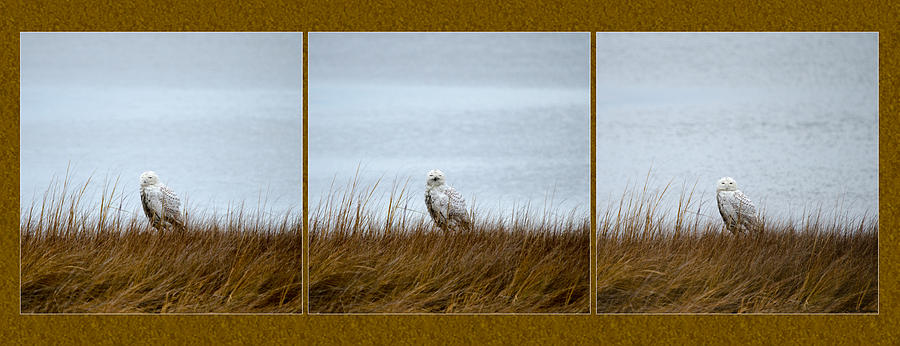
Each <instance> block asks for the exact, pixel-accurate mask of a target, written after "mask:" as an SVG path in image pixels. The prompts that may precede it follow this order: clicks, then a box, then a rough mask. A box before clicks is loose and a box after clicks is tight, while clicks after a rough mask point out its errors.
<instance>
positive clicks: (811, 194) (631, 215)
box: [596, 32, 879, 314]
mask: <svg viewBox="0 0 900 346" xmlns="http://www.w3.org/2000/svg"><path fill="white" fill-rule="evenodd" d="M596 42H597V43H596V45H597V46H596V49H597V61H596V66H597V71H596V73H597V91H596V93H597V94H596V96H597V104H596V112H597V122H596V126H597V136H596V150H597V172H596V174H597V175H596V179H597V183H596V186H597V192H596V199H597V201H596V202H597V213H598V215H597V217H598V226H597V227H598V229H597V232H598V233H597V267H596V273H597V277H596V280H597V282H596V283H597V312H598V313H601V314H602V313H876V312H878V299H879V296H878V287H879V282H878V225H879V223H878V222H879V210H878V34H877V33H841V32H834V33H800V32H797V33H777V32H773V33H597V40H596Z"/></svg>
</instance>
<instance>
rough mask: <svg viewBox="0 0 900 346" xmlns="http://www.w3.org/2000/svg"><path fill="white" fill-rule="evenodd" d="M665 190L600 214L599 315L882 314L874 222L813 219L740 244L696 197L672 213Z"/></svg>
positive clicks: (777, 226) (766, 230)
mask: <svg viewBox="0 0 900 346" xmlns="http://www.w3.org/2000/svg"><path fill="white" fill-rule="evenodd" d="M665 190H666V189H663V190H662V191H657V192H652V193H651V192H648V190H647V188H646V184H645V187H644V189H643V190H641V191H639V192H632V193H630V194H629V193H626V194H625V195H624V196H623V198H622V201H621V203H619V205H618V207H616V206H612V207H610V208H609V209H608V211H607V212H606V213H605V214H604V215H600V218H599V225H598V228H599V233H598V238H597V292H598V296H597V307H598V309H597V311H598V312H600V313H604V312H607V313H637V312H640V313H673V312H674V313H826V312H845V313H859V312H877V311H878V222H877V217H862V218H850V217H846V215H844V216H838V217H834V216H830V217H826V216H824V215H823V214H822V213H813V214H811V215H809V216H807V217H805V218H803V220H800V221H797V222H772V221H771V220H764V226H763V229H762V230H761V231H760V232H757V233H754V234H742V235H737V236H735V235H732V234H731V233H729V232H727V231H725V230H724V227H723V225H722V221H721V219H719V218H717V217H718V216H719V215H718V214H716V215H715V217H703V216H701V215H698V214H697V212H698V209H699V207H698V203H697V201H696V200H694V198H693V191H682V193H681V197H680V198H679V202H678V204H677V207H676V208H675V209H674V215H673V214H672V213H671V211H670V210H665V209H664V208H665V207H664V206H662V205H663V202H662V201H664V200H665V199H664V197H663V196H664V194H665ZM833 214H836V215H838V214H839V213H833Z"/></svg>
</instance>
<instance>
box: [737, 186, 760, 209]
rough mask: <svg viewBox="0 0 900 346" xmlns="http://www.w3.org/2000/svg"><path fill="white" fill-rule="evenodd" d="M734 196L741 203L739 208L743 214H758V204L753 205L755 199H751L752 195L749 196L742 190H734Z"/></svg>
mask: <svg viewBox="0 0 900 346" xmlns="http://www.w3.org/2000/svg"><path fill="white" fill-rule="evenodd" d="M734 197H735V198H736V199H737V202H738V203H739V209H738V210H740V212H741V214H742V215H756V206H755V205H753V201H751V200H750V197H747V195H745V194H744V193H743V192H741V191H740V190H738V191H735V192H734Z"/></svg>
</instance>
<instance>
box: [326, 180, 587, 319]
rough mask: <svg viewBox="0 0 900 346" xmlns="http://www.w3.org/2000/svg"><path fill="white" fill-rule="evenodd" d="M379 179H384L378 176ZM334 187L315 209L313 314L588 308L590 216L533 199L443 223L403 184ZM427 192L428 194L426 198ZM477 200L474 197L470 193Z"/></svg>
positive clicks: (577, 310)
mask: <svg viewBox="0 0 900 346" xmlns="http://www.w3.org/2000/svg"><path fill="white" fill-rule="evenodd" d="M379 182H380V180H379ZM379 182H376V183H375V184H373V185H372V186H371V187H368V188H365V189H362V188H360V187H359V185H358V183H357V181H356V180H354V181H352V182H350V183H349V184H348V185H347V186H346V188H344V189H343V190H342V192H340V193H339V192H337V190H336V189H335V188H334V187H333V186H332V189H331V191H332V192H330V193H329V194H328V195H327V196H324V197H323V199H322V201H321V202H320V203H319V206H318V208H317V209H315V210H313V213H312V215H311V216H310V221H309V227H310V247H309V255H310V260H309V265H310V272H309V280H310V283H309V285H310V287H309V306H310V311H311V312H312V313H343V312H351V313H372V312H374V313H587V312H588V311H589V292H588V291H589V284H590V281H589V280H590V279H589V277H590V267H589V261H590V247H589V244H590V233H589V229H590V226H589V220H587V218H586V217H579V216H577V215H575V213H574V212H572V213H569V214H568V215H566V216H563V217H557V216H555V215H554V214H552V213H550V212H544V213H535V212H531V211H529V208H528V206H525V207H523V208H519V209H517V212H515V213H513V214H512V215H509V216H508V217H505V218H504V217H500V216H494V215H491V214H486V215H476V212H475V210H474V207H472V210H471V211H470V213H471V216H472V217H473V220H474V223H473V227H472V228H471V229H467V230H459V231H443V230H440V229H438V228H436V227H435V226H434V225H433V224H432V222H431V221H430V217H429V216H428V215H427V214H425V213H423V212H422V211H415V210H410V209H409V208H408V205H409V199H410V198H419V197H422V196H421V194H420V193H414V194H410V190H409V189H408V188H407V185H408V181H407V183H405V184H399V183H396V182H395V183H394V184H393V185H392V186H391V188H390V193H388V194H381V195H379V193H378V192H377V191H378V185H379ZM422 198H424V197H422ZM470 203H471V201H470Z"/></svg>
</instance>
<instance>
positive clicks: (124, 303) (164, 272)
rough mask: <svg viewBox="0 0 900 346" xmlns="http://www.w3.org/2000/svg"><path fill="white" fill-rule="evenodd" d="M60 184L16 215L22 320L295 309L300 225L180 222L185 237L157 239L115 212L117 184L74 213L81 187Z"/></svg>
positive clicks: (227, 219) (241, 218)
mask: <svg viewBox="0 0 900 346" xmlns="http://www.w3.org/2000/svg"><path fill="white" fill-rule="evenodd" d="M67 180H68V179H66V180H65V181H64V182H63V183H62V184H61V185H62V186H60V185H59V184H51V188H50V189H48V190H47V193H46V194H45V195H44V199H43V202H42V204H41V205H39V206H32V207H31V208H29V209H27V210H25V211H24V213H23V217H22V222H21V224H20V236H21V311H22V312H23V313H221V312H229V313H272V312H281V313H300V312H301V311H302V297H301V296H302V294H301V292H302V287H301V278H302V264H301V243H302V233H301V228H300V219H299V218H297V217H285V218H283V219H281V220H266V218H265V217H259V215H255V216H254V215H245V214H244V213H242V212H232V213H229V214H228V215H225V216H224V217H223V218H221V219H219V218H216V217H207V218H198V217H190V216H189V215H188V216H186V221H187V222H186V224H187V230H186V231H184V232H178V231H174V230H170V231H165V232H159V231H156V230H155V229H152V228H150V226H149V225H148V224H147V222H146V220H145V218H144V215H143V214H142V213H141V212H139V211H136V212H135V213H131V214H123V213H121V212H117V210H118V209H120V207H121V205H122V204H123V202H124V197H123V196H122V194H121V192H120V191H116V189H115V186H116V185H117V184H112V186H113V188H112V189H107V188H104V191H103V193H102V196H103V197H102V200H101V202H100V203H99V205H90V206H82V204H81V203H82V200H83V199H84V198H85V194H86V191H87V190H88V185H89V184H90V180H88V182H86V183H85V184H83V185H80V186H78V187H77V188H75V189H72V190H71V191H69V189H70V187H69V186H68V181H67ZM116 183H117V182H116ZM106 186H110V185H109V184H107V185H106ZM123 215H125V216H123Z"/></svg>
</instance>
